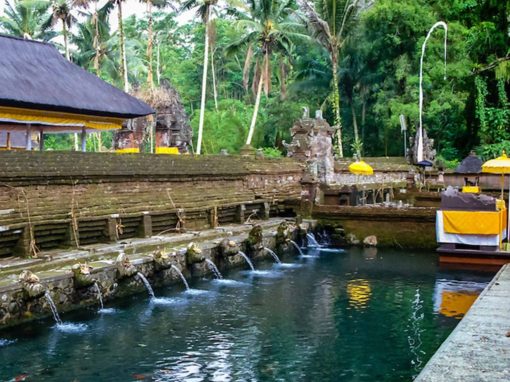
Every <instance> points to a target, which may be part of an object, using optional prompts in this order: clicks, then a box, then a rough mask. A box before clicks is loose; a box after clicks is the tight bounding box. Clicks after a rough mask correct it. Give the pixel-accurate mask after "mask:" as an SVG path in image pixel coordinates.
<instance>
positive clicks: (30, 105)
mask: <svg viewBox="0 0 510 382" xmlns="http://www.w3.org/2000/svg"><path fill="white" fill-rule="evenodd" d="M152 113H154V111H153V110H152V108H151V107H149V106H148V105H147V104H146V103H144V102H142V101H140V100H138V99H137V98H135V97H132V96H130V95H129V94H127V93H125V92H123V91H122V90H120V89H117V88H116V87H114V86H112V85H110V84H108V83H106V82H105V81H103V80H101V79H100V78H99V77H97V76H95V75H93V74H91V73H89V72H87V71H86V70H84V69H82V68H80V67H79V66H77V65H75V64H73V63H72V62H70V61H68V60H66V59H65V58H64V57H63V56H62V55H61V54H60V52H59V51H58V50H57V49H56V48H55V47H54V46H53V45H51V44H47V43H42V42H37V41H32V40H24V39H20V38H16V37H10V36H5V35H0V134H2V133H3V134H6V133H7V132H9V133H18V134H19V133H20V132H22V133H23V134H25V136H26V148H27V149H31V147H30V146H31V142H30V141H31V139H29V137H31V135H32V134H33V133H34V132H39V133H40V134H41V137H42V134H43V133H52V132H53V133H56V132H81V133H82V134H83V136H84V135H85V133H86V132H87V131H94V130H109V129H120V128H121V127H122V122H123V121H124V120H126V119H132V118H136V117H141V116H145V115H149V114H152ZM4 140H5V139H4Z"/></svg>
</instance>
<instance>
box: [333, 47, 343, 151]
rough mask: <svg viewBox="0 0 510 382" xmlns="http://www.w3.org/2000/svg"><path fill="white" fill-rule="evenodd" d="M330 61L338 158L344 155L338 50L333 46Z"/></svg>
mask: <svg viewBox="0 0 510 382" xmlns="http://www.w3.org/2000/svg"><path fill="white" fill-rule="evenodd" d="M331 62H332V65H331V66H332V70H333V113H334V118H335V127H336V143H337V150H338V156H339V157H340V158H343V157H344V151H343V149H342V121H341V119H340V90H339V88H338V75H337V71H338V52H337V51H336V48H333V52H332V53H331Z"/></svg>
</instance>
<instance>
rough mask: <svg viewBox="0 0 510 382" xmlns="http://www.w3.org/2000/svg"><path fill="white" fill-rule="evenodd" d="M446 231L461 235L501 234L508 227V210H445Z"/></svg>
mask: <svg viewBox="0 0 510 382" xmlns="http://www.w3.org/2000/svg"><path fill="white" fill-rule="evenodd" d="M443 223H444V231H445V232H446V233H454V234H461V235H500V234H501V231H503V230H504V229H505V228H506V210H502V211H443Z"/></svg>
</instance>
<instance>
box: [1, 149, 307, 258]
mask: <svg viewBox="0 0 510 382" xmlns="http://www.w3.org/2000/svg"><path fill="white" fill-rule="evenodd" d="M302 171H303V166H302V165H301V164H300V163H298V162H296V161H294V160H291V159H286V158H282V159H264V158H255V157H253V158H246V157H239V156H201V157H192V156H168V155H151V154H129V155H118V154H111V153H79V152H42V153H41V152H0V257H2V256H12V255H21V256H27V255H34V252H37V251H40V250H45V249H52V248H62V247H66V246H69V247H73V246H74V247H76V246H79V245H80V244H93V243H97V242H108V241H113V240H118V239H125V238H129V237H137V236H141V237H144V236H150V235H151V234H157V233H160V232H164V231H169V230H179V229H183V228H186V229H203V228H207V227H210V226H212V225H215V224H218V223H219V224H222V223H229V222H234V221H236V222H241V221H242V220H243V219H246V218H248V217H249V216H250V215H257V216H258V217H260V218H263V217H267V216H269V214H271V211H273V214H275V213H276V212H275V211H277V210H278V208H284V207H283V205H285V204H286V203H290V204H293V203H294V204H297V203H298V201H299V199H300V193H301V185H300V180H301V175H302Z"/></svg>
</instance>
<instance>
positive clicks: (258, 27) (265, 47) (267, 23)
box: [228, 0, 305, 145]
mask: <svg viewBox="0 0 510 382" xmlns="http://www.w3.org/2000/svg"><path fill="white" fill-rule="evenodd" d="M292 6H293V2H292V0H252V1H251V2H250V3H249V8H248V15H247V17H246V16H245V17H242V16H240V17H242V18H241V19H240V20H239V21H238V22H237V27H238V28H239V30H240V32H241V37H240V38H239V39H238V40H237V41H235V42H233V43H232V44H231V45H230V46H229V48H228V50H229V51H230V52H235V51H238V50H239V48H241V47H246V48H247V58H250V57H251V56H253V57H254V58H256V66H255V73H254V80H253V84H254V88H255V94H256V98H255V108H254V110H253V116H252V119H251V123H250V129H249V131H248V137H247V139H246V145H251V141H252V139H253V133H254V131H255V124H256V123H257V116H258V111H259V108H260V98H261V94H262V90H264V92H265V94H266V95H268V94H269V91H270V87H271V65H270V60H271V56H272V54H273V53H277V52H279V53H281V54H284V55H288V54H290V49H291V47H292V44H293V43H292V40H293V39H302V38H304V37H305V36H304V35H303V34H302V33H300V25H299V23H298V22H297V20H294V19H293V18H292V16H293V14H294V9H293V8H292ZM249 66H250V64H249V63H248V62H245V66H244V76H245V80H246V74H247V68H249Z"/></svg>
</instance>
